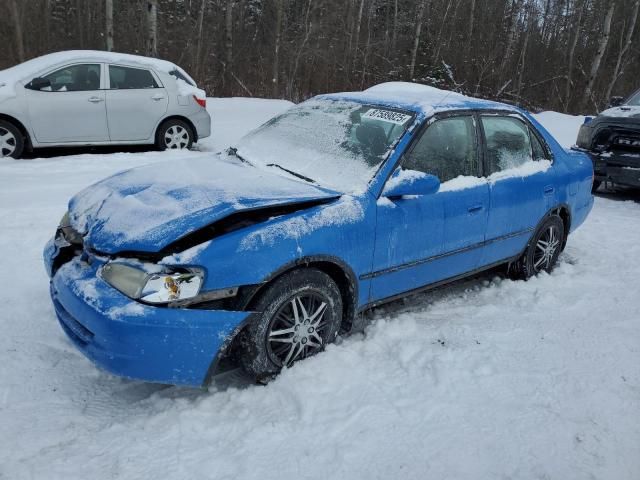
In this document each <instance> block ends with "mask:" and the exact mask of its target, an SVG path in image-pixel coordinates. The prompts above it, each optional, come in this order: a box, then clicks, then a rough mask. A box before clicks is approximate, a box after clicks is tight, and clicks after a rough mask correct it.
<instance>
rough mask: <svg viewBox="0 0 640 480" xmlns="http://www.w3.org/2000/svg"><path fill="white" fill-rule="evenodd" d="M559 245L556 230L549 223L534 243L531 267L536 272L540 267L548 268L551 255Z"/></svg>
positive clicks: (551, 259) (551, 258)
mask: <svg viewBox="0 0 640 480" xmlns="http://www.w3.org/2000/svg"><path fill="white" fill-rule="evenodd" d="M559 247H560V238H559V235H558V232H557V231H556V228H555V227H554V226H553V225H550V226H549V227H548V228H547V229H546V230H545V231H544V233H543V234H542V235H541V236H540V238H539V239H538V241H537V243H536V251H535V253H534V255H533V268H534V269H535V271H536V272H539V271H540V270H542V269H545V270H548V269H549V268H550V267H551V265H552V262H553V256H554V255H555V253H556V250H558V248H559Z"/></svg>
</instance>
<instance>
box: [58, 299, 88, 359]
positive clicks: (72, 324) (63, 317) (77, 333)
mask: <svg viewBox="0 0 640 480" xmlns="http://www.w3.org/2000/svg"><path fill="white" fill-rule="evenodd" d="M53 304H54V307H55V309H56V314H57V315H58V320H59V321H60V325H61V326H62V328H63V330H64V331H65V332H66V334H67V335H68V336H69V337H70V338H71V340H73V341H74V342H75V343H77V344H78V345H80V346H81V347H84V346H86V345H88V344H89V343H90V342H91V340H93V336H94V335H93V332H92V331H91V330H89V329H88V328H87V327H85V326H84V325H82V324H81V323H80V322H78V321H77V320H76V319H75V318H73V317H72V316H71V314H70V313H69V312H67V310H66V309H65V308H64V307H63V306H62V304H61V303H60V302H58V301H57V300H55V299H54V300H53Z"/></svg>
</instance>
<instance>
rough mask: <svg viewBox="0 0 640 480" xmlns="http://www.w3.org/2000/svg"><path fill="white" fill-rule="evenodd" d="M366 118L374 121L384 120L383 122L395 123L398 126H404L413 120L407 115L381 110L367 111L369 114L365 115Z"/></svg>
mask: <svg viewBox="0 0 640 480" xmlns="http://www.w3.org/2000/svg"><path fill="white" fill-rule="evenodd" d="M362 117H364V118H371V119H374V120H382V121H383V122H390V123H395V124H396V125H402V124H403V123H405V122H406V121H407V120H409V119H410V118H411V115H407V114H406V113H400V112H393V111H391V110H379V109H377V108H372V109H371V110H369V111H367V113H365V114H363V115H362Z"/></svg>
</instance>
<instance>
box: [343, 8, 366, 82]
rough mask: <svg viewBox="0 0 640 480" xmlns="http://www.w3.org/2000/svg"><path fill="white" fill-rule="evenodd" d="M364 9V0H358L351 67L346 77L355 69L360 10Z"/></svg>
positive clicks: (360, 22) (358, 40)
mask: <svg viewBox="0 0 640 480" xmlns="http://www.w3.org/2000/svg"><path fill="white" fill-rule="evenodd" d="M363 10H364V0H360V7H359V8H358V17H357V18H356V23H355V34H354V35H353V37H354V43H353V51H352V53H351V68H350V70H349V72H348V75H347V77H348V78H350V77H351V72H352V71H353V70H354V69H355V66H356V62H357V61H358V45H359V44H360V28H361V25H362V12H363Z"/></svg>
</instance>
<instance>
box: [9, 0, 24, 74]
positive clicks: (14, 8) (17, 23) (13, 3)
mask: <svg viewBox="0 0 640 480" xmlns="http://www.w3.org/2000/svg"><path fill="white" fill-rule="evenodd" d="M9 13H10V15H11V19H12V23H13V28H14V40H15V45H16V52H17V54H18V60H20V61H21V62H24V60H25V56H24V38H23V36H22V18H21V17H20V10H19V9H18V0H9Z"/></svg>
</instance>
